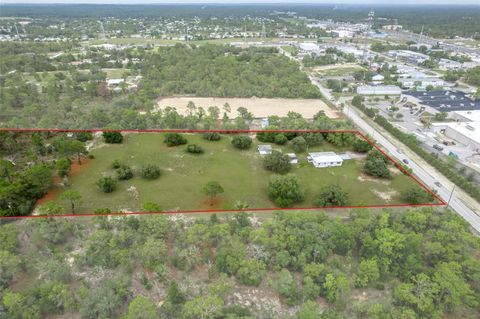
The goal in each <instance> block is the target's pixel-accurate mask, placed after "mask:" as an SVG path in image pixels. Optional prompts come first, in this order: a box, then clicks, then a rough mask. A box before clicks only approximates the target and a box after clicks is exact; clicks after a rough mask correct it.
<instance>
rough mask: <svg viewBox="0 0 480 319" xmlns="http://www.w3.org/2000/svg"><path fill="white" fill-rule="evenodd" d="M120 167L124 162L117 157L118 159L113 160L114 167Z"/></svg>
mask: <svg viewBox="0 0 480 319" xmlns="http://www.w3.org/2000/svg"><path fill="white" fill-rule="evenodd" d="M120 167H122V163H120V161H119V160H118V159H117V160H114V161H113V162H112V168H113V169H117V168H120Z"/></svg>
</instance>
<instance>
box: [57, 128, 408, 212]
mask: <svg viewBox="0 0 480 319" xmlns="http://www.w3.org/2000/svg"><path fill="white" fill-rule="evenodd" d="M186 137H187V139H188V143H189V144H192V143H195V144H197V145H200V146H202V147H203V148H204V149H205V153H204V154H201V155H193V154H189V153H187V152H186V151H185V148H186V146H177V147H167V146H166V145H165V144H164V143H163V134H159V133H141V134H138V133H131V134H127V135H126V136H125V140H124V142H123V144H117V145H115V144H113V145H100V147H98V148H96V149H93V150H92V151H91V154H92V155H94V156H95V159H93V160H91V161H89V162H88V163H87V164H84V167H82V169H81V170H80V172H78V173H77V174H74V175H73V176H72V177H70V180H69V183H70V185H71V188H72V189H74V190H76V191H78V192H79V193H80V194H81V196H82V198H83V203H81V205H79V206H78V209H77V212H78V213H92V212H93V211H94V210H95V209H97V208H109V209H111V210H112V211H140V210H141V207H142V205H143V203H145V202H153V203H157V204H159V205H160V207H161V208H162V209H163V210H165V211H172V210H202V209H218V210H222V209H233V208H234V203H235V202H236V201H238V200H240V201H242V202H245V203H247V204H248V205H249V208H271V207H274V205H273V203H272V202H271V201H270V199H269V198H268V196H267V185H268V181H269V179H270V177H271V175H272V173H271V172H269V171H267V170H265V169H264V168H263V166H262V157H261V156H260V155H259V154H258V152H257V145H258V143H257V141H256V140H255V141H254V144H253V145H252V147H251V148H250V149H249V150H238V149H236V148H234V147H233V146H232V145H231V144H230V139H231V137H230V136H225V135H224V136H222V139H221V140H220V141H218V142H209V141H206V140H203V139H202V137H201V135H199V134H186ZM274 148H277V149H278V148H279V149H282V150H283V152H292V150H291V148H290V146H288V145H287V146H282V147H277V146H275V147H274ZM345 150H346V149H339V148H335V147H333V146H331V145H330V144H328V143H326V142H325V143H324V144H323V145H322V146H318V147H315V148H311V149H310V151H336V152H342V151H345ZM298 157H299V159H300V163H299V164H298V165H294V167H293V169H292V171H291V173H293V174H295V175H296V176H298V178H299V180H300V185H301V187H302V188H303V190H304V192H305V200H304V202H302V203H300V204H298V205H297V207H311V206H313V200H314V198H315V195H316V194H318V192H319V190H320V189H321V187H322V186H324V185H326V184H330V183H337V184H340V185H341V186H342V188H343V189H344V190H345V191H346V192H348V194H349V198H350V200H349V204H350V205H381V204H387V203H401V200H400V198H399V195H400V192H401V191H402V190H403V189H405V188H408V187H411V186H414V185H416V183H415V182H414V181H413V180H412V179H410V178H409V177H407V176H405V175H403V174H401V173H399V172H397V173H396V174H394V178H393V179H392V180H378V179H373V178H371V177H368V176H365V175H363V174H362V173H361V168H362V164H363V160H362V159H352V160H347V161H345V162H344V164H343V166H341V167H335V168H322V169H317V168H314V167H313V166H312V165H311V164H309V163H308V162H307V161H306V154H298ZM115 159H118V160H120V161H121V162H122V163H124V164H127V165H129V166H131V167H132V168H133V169H134V170H138V169H139V168H140V167H142V166H143V165H145V164H156V165H158V166H160V167H161V169H162V175H161V176H160V178H158V179H157V180H145V179H142V178H141V177H140V176H139V175H138V174H136V175H135V176H134V178H133V179H131V180H127V181H120V182H119V183H118V185H117V189H116V190H115V191H114V192H113V193H110V194H105V193H103V192H101V191H100V190H99V189H98V188H97V186H96V185H95V182H96V181H97V180H98V179H99V178H100V177H102V176H115V172H114V170H113V169H112V168H111V164H112V162H113V160H115ZM208 181H218V182H219V183H220V184H221V185H222V187H223V188H224V189H225V193H224V194H222V195H221V196H219V197H218V200H216V201H215V202H214V203H211V202H210V201H209V200H208V198H207V197H205V195H203V194H202V191H201V190H202V187H203V186H204V185H205V184H206V183H207V182H208ZM132 186H133V187H134V188H135V189H136V190H137V192H138V195H139V196H138V198H135V196H133V195H132V192H131V191H128V189H129V188H131V187H132ZM57 191H58V189H57ZM388 197H390V198H388ZM64 204H65V208H66V209H67V207H68V206H67V205H66V203H64Z"/></svg>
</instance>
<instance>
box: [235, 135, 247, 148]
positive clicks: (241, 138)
mask: <svg viewBox="0 0 480 319" xmlns="http://www.w3.org/2000/svg"><path fill="white" fill-rule="evenodd" d="M232 145H233V146H235V147H236V148H238V149H241V150H244V149H247V148H249V147H250V145H252V139H251V138H250V137H248V136H246V135H237V136H234V137H233V139H232Z"/></svg>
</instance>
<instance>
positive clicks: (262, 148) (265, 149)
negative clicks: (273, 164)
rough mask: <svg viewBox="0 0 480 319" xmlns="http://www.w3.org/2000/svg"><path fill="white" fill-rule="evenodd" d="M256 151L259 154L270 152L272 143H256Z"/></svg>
mask: <svg viewBox="0 0 480 319" xmlns="http://www.w3.org/2000/svg"><path fill="white" fill-rule="evenodd" d="M258 152H259V153H260V155H267V154H272V145H270V144H266V145H258Z"/></svg>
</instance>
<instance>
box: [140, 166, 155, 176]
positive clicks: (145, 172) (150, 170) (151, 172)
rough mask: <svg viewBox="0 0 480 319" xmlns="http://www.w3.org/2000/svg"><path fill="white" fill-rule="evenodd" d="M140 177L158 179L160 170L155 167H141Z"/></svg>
mask: <svg viewBox="0 0 480 319" xmlns="http://www.w3.org/2000/svg"><path fill="white" fill-rule="evenodd" d="M140 175H141V176H142V177H143V178H146V179H157V178H159V177H160V168H159V167H158V166H156V165H146V166H143V167H142V169H141V170H140Z"/></svg>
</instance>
